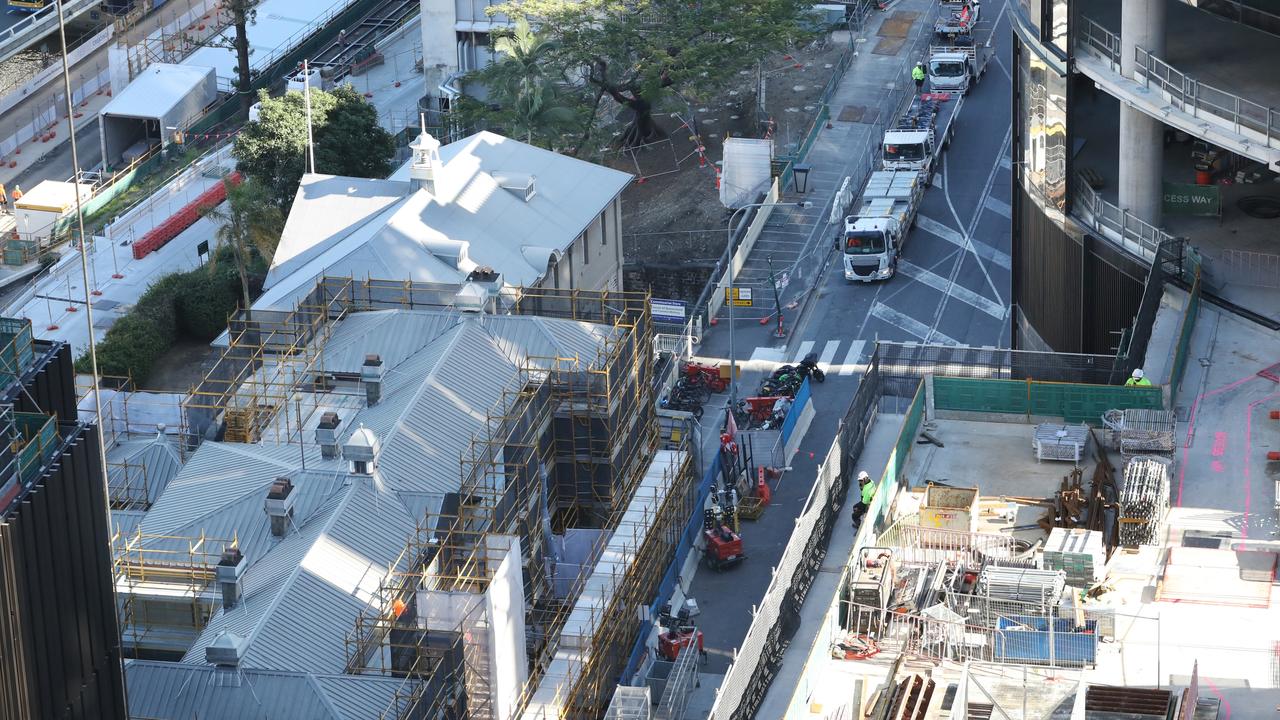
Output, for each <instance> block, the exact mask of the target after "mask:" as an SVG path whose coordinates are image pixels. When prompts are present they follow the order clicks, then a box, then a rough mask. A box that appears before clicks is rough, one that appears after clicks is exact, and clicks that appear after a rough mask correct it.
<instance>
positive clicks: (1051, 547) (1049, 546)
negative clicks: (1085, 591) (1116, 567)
mask: <svg viewBox="0 0 1280 720" xmlns="http://www.w3.org/2000/svg"><path fill="white" fill-rule="evenodd" d="M1106 564H1107V553H1106V549H1105V548H1104V547H1103V545H1102V533H1101V532H1099V531H1097V530H1081V529H1074V528H1054V529H1053V530H1051V531H1050V532H1049V539H1048V541H1047V542H1046V543H1045V546H1044V567H1045V569H1046V570H1060V571H1062V572H1064V573H1066V575H1067V584H1069V585H1071V586H1072V587H1078V588H1089V587H1093V586H1094V585H1096V584H1097V583H1098V582H1099V581H1101V580H1102V576H1103V570H1104V568H1105V567H1106Z"/></svg>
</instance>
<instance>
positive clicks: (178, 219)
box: [133, 172, 241, 260]
mask: <svg viewBox="0 0 1280 720" xmlns="http://www.w3.org/2000/svg"><path fill="white" fill-rule="evenodd" d="M227 181H228V182H230V183H231V184H232V185H239V184H240V181H241V178H240V173H238V172H233V173H231V174H230V175H228V176H227ZM226 199H227V186H226V185H225V184H224V183H218V184H217V185H214V186H213V187H211V188H209V189H208V190H205V191H204V192H202V193H200V196H199V197H197V198H196V199H195V200H192V201H191V202H189V203H187V204H186V205H183V206H182V209H181V210H179V211H178V212H176V213H174V214H173V216H172V217H170V218H169V219H167V220H165V221H164V222H162V223H160V224H159V225H156V226H155V227H153V228H151V230H149V231H148V232H147V234H146V235H143V236H142V239H141V240H137V241H135V242H134V243H133V259H134V260H141V259H142V258H144V257H146V256H147V253H149V252H152V251H154V250H159V249H160V248H162V247H164V244H165V243H167V242H169V241H170V240H172V239H174V238H176V237H178V235H179V234H180V233H182V231H183V230H186V229H187V228H189V227H191V226H192V225H195V224H196V221H197V220H199V219H200V214H201V213H202V212H203V211H204V210H205V209H206V208H211V207H214V206H216V205H218V204H220V203H221V202H222V201H223V200H226Z"/></svg>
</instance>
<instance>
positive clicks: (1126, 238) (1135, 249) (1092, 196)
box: [1072, 176, 1174, 262]
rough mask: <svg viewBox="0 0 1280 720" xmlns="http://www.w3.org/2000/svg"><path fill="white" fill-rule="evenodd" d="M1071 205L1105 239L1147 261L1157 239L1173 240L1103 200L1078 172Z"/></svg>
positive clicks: (1155, 251)
mask: <svg viewBox="0 0 1280 720" xmlns="http://www.w3.org/2000/svg"><path fill="white" fill-rule="evenodd" d="M1072 209H1073V210H1074V211H1075V214H1076V215H1077V216H1078V217H1080V219H1082V220H1085V221H1086V223H1087V224H1089V225H1092V226H1093V227H1094V228H1095V229H1097V230H1098V231H1099V232H1100V233H1101V234H1102V235H1103V236H1105V237H1106V238H1107V239H1108V240H1111V241H1112V242H1114V243H1117V244H1118V245H1120V246H1121V247H1122V248H1124V249H1125V250H1127V251H1129V252H1130V253H1131V254H1133V255H1137V256H1139V257H1142V258H1144V259H1145V260H1147V262H1152V261H1154V260H1155V258H1156V253H1157V251H1158V250H1159V249H1160V245H1161V243H1165V242H1170V241H1172V240H1174V236H1173V235H1170V234H1169V233H1167V232H1165V231H1164V230H1162V229H1160V228H1158V227H1156V226H1155V225H1152V224H1151V223H1149V222H1146V221H1145V220H1142V219H1140V218H1138V217H1135V216H1134V215H1131V214H1130V213H1129V211H1128V210H1122V209H1121V208H1119V207H1117V206H1115V205H1112V204H1111V203H1109V202H1107V201H1106V200H1104V199H1103V198H1102V196H1101V195H1099V194H1098V193H1097V192H1095V191H1094V189H1093V188H1091V187H1089V183H1087V182H1085V180H1084V179H1083V178H1081V177H1078V176H1077V177H1076V192H1075V195H1074V198H1073V201H1072Z"/></svg>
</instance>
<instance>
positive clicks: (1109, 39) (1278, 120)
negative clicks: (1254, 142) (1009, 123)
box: [1076, 17, 1280, 147]
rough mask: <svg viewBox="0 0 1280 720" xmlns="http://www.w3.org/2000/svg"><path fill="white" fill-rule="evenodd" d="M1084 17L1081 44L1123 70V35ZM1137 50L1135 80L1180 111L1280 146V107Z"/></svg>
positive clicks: (1115, 69) (1079, 37) (1115, 68)
mask: <svg viewBox="0 0 1280 720" xmlns="http://www.w3.org/2000/svg"><path fill="white" fill-rule="evenodd" d="M1080 20H1081V23H1080V30H1079V32H1078V33H1077V35H1076V37H1077V39H1078V40H1077V47H1079V48H1080V49H1082V50H1085V51H1087V52H1088V53H1089V54H1091V55H1094V56H1096V57H1098V58H1099V59H1101V60H1103V61H1105V62H1107V63H1108V64H1109V65H1110V67H1111V69H1112V70H1113V71H1115V72H1119V71H1120V63H1121V45H1120V35H1119V34H1117V33H1114V32H1112V31H1110V30H1108V29H1107V28H1105V27H1103V26H1102V25H1100V24H1099V23H1097V22H1096V21H1094V20H1092V19H1090V18H1087V17H1081V18H1080ZM1133 52H1134V63H1135V67H1134V76H1133V80H1135V81H1137V82H1141V83H1142V84H1143V86H1144V87H1147V88H1154V89H1156V90H1157V91H1159V92H1161V93H1162V94H1164V95H1167V96H1168V98H1169V101H1170V102H1171V103H1173V104H1174V106H1175V107H1177V108H1178V109H1179V110H1181V111H1183V112H1185V113H1187V114H1189V115H1191V116H1192V117H1195V118H1202V119H1215V120H1217V121H1219V122H1220V123H1225V124H1228V125H1230V126H1231V128H1232V130H1234V131H1235V132H1236V133H1237V134H1244V131H1248V132H1249V133H1253V134H1256V135H1258V136H1259V139H1260V140H1261V141H1262V143H1263V144H1264V145H1265V146H1266V147H1280V110H1277V109H1275V108H1272V107H1269V106H1267V105H1263V104H1261V103H1257V102H1254V101H1252V100H1248V99H1246V98H1244V97H1241V96H1240V95H1236V94H1235V93H1231V92H1228V91H1226V90H1223V89H1221V88H1217V87H1214V86H1212V85H1207V84H1205V83H1203V82H1200V81H1199V80H1196V79H1195V78H1193V77H1191V76H1190V75H1187V74H1186V73H1184V72H1182V71H1180V70H1178V69H1176V68H1174V67H1173V66H1172V65H1170V64H1169V63H1167V62H1165V61H1163V60H1161V59H1160V58H1159V57H1158V56H1156V55H1155V54H1154V53H1152V52H1151V51H1149V50H1147V49H1145V48H1143V47H1140V46H1135V47H1134V49H1133Z"/></svg>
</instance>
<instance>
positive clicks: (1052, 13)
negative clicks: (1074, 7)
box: [1043, 0, 1071, 57]
mask: <svg viewBox="0 0 1280 720" xmlns="http://www.w3.org/2000/svg"><path fill="white" fill-rule="evenodd" d="M1047 10H1048V11H1049V12H1048V17H1046V18H1045V22H1046V23H1047V25H1048V27H1046V28H1045V31H1044V35H1043V37H1044V39H1045V40H1047V41H1049V42H1050V43H1052V44H1053V46H1054V47H1056V48H1058V50H1060V51H1061V52H1062V54H1063V56H1064V57H1065V55H1066V52H1067V18H1068V17H1069V16H1070V14H1071V13H1070V11H1069V10H1068V7H1067V0H1049V7H1048V8H1047Z"/></svg>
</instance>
